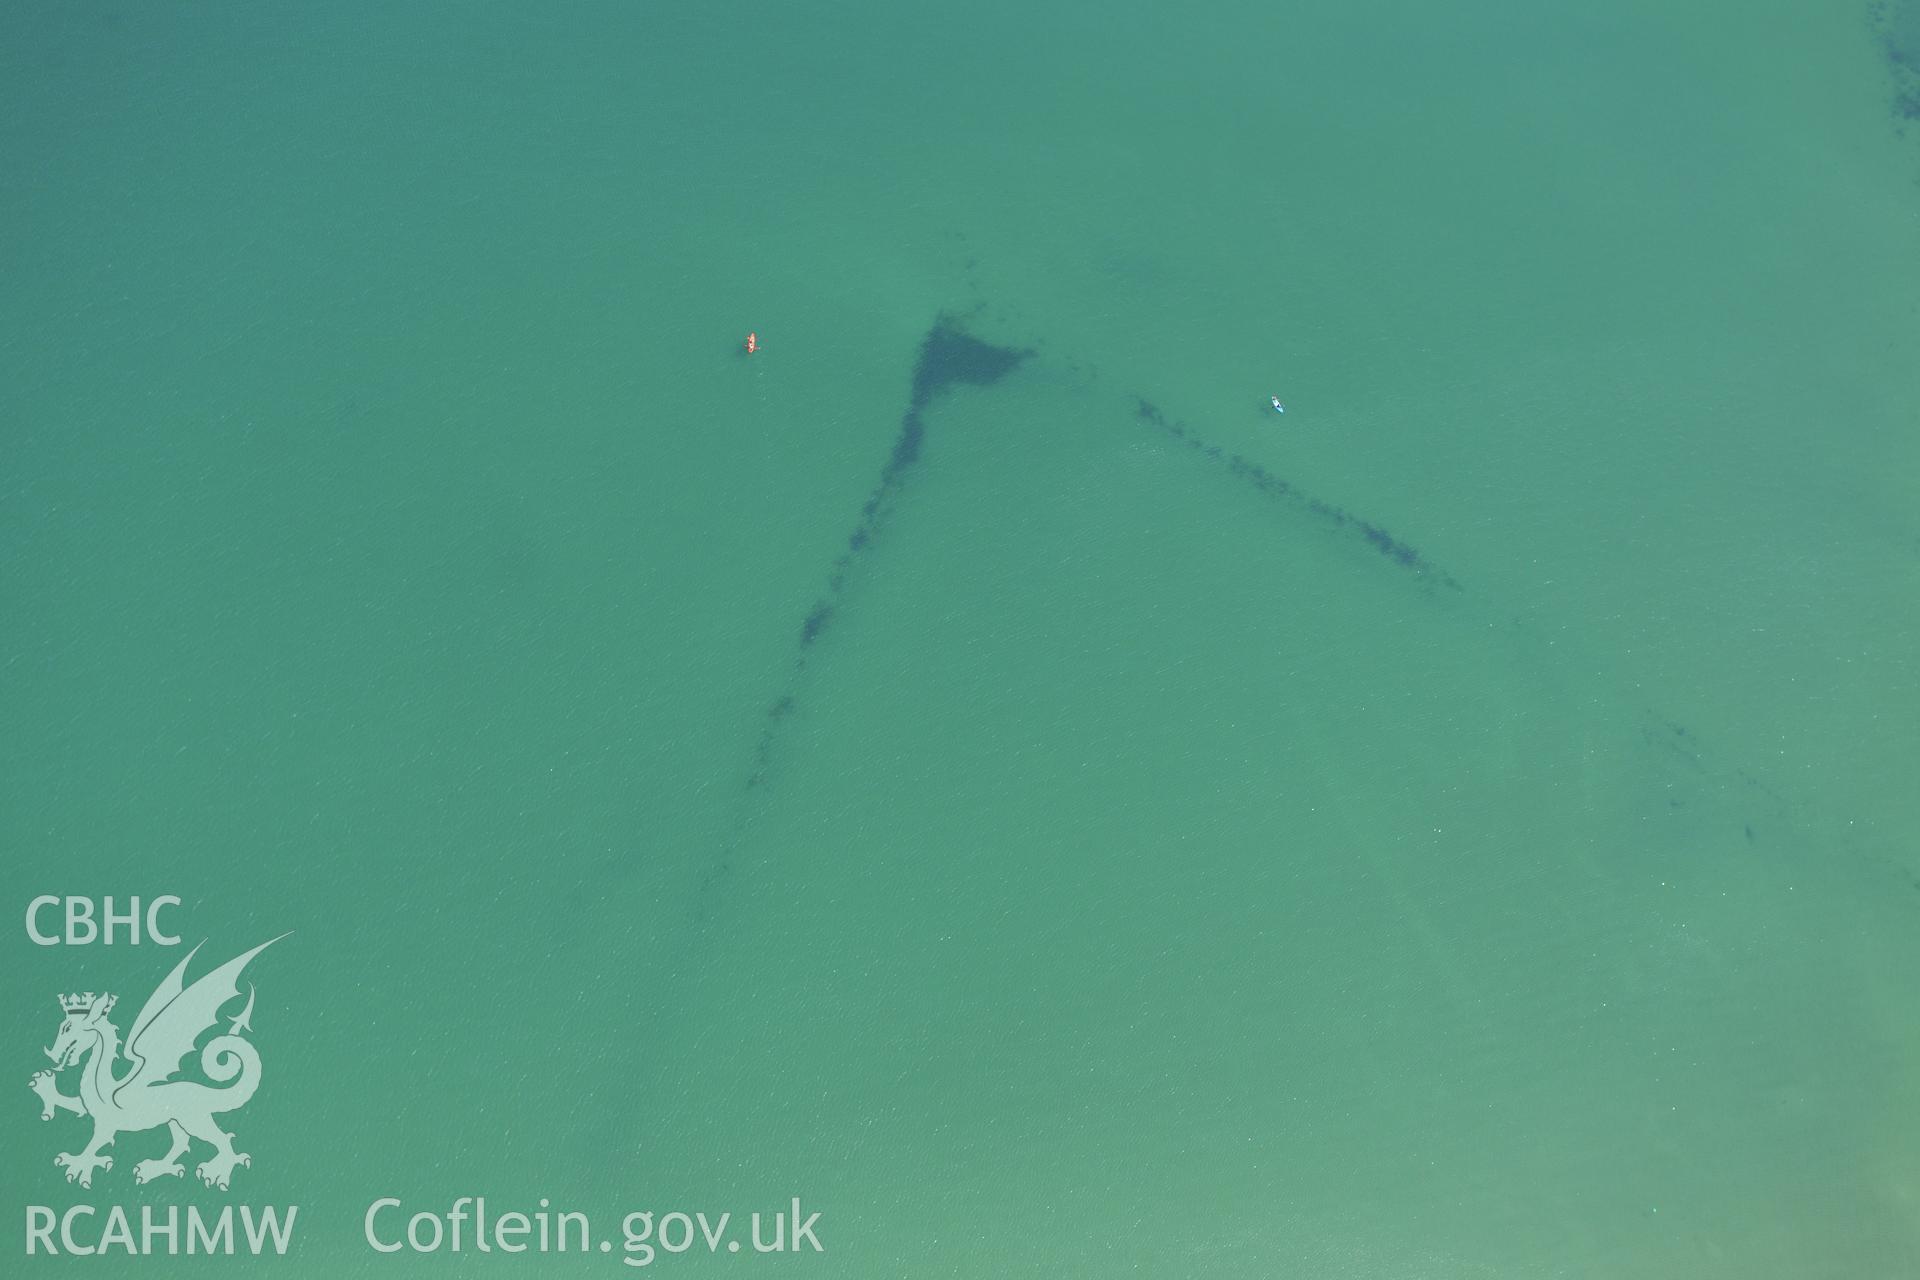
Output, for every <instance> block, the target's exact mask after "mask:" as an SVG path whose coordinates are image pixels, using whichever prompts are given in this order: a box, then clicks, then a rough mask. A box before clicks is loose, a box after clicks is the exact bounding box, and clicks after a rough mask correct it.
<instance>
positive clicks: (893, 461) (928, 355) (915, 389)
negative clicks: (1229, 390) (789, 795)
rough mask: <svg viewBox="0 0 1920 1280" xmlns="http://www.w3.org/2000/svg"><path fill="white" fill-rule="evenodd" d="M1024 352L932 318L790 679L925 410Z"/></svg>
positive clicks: (1003, 369) (891, 486)
mask: <svg viewBox="0 0 1920 1280" xmlns="http://www.w3.org/2000/svg"><path fill="white" fill-rule="evenodd" d="M1030 354H1032V353H1031V352H1029V351H1026V350H1023V349H1019V348H1015V347H996V346H994V345H993V344H992V343H988V342H982V341H981V340H980V339H978V338H976V337H974V336H973V335H972V334H969V333H967V332H966V331H965V330H963V329H961V328H960V326H959V324H958V323H957V322H956V321H955V319H954V318H953V317H952V316H949V315H942V316H940V317H939V318H938V319H936V320H935V321H934V323H933V327H932V328H931V329H929V330H928V331H927V336H926V337H925V338H924V339H922V340H921V343H920V354H919V357H918V359H916V360H915V361H914V366H913V381H912V384H911V389H910V391H909V393H908V396H907V407H906V410H905V411H904V412H903V413H902V414H901V415H900V431H899V434H898V435H896V436H895V437H894V441H893V448H892V450H891V451H890V452H889V453H888V454H887V460H886V462H885V464H884V465H882V466H881V468H880V481H879V483H878V484H876V485H875V486H874V489H873V492H872V493H871V494H869V495H867V500H866V501H865V502H864V503H862V504H861V506H860V520H859V523H857V524H856V525H855V526H854V528H853V532H852V533H850V534H848V535H847V549H846V551H845V552H843V553H842V554H841V555H840V556H839V557H838V558H837V559H835V560H834V562H833V570H832V572H831V573H829V574H828V576H827V590H826V594H825V595H824V596H822V597H821V598H820V599H819V600H817V601H815V602H814V605H813V608H812V609H810V610H808V611H807V616H806V618H805V619H804V620H803V621H802V622H801V624H800V643H799V653H798V654H797V656H796V657H795V659H794V664H793V669H794V676H795V682H796V683H797V682H798V677H799V674H800V672H801V671H802V670H804V669H805V667H806V662H807V651H808V650H809V649H811V648H813V645H814V642H815V641H817V640H819V639H820V637H821V635H822V634H823V633H824V632H825V631H826V629H827V627H828V625H829V624H831V623H832V621H833V619H834V615H835V614H836V613H837V612H838V610H839V606H840V596H841V593H842V592H843V591H844V589H845V587H846V582H847V573H848V571H849V570H850V569H851V568H852V567H853V562H854V559H855V558H856V557H858V556H859V555H861V554H862V553H864V552H865V551H866V550H867V549H868V548H869V547H870V546H871V545H872V544H873V540H874V538H875V536H876V535H878V533H879V532H880V527H881V526H882V525H883V524H885V523H886V519H887V515H888V513H889V512H890V511H891V510H892V509H893V502H894V499H895V498H897V497H898V496H899V493H900V488H901V485H902V484H903V483H905V480H906V476H907V473H908V472H909V471H910V470H911V469H912V468H913V466H914V464H915V463H917V462H919V461H920V455H921V452H922V450H923V449H924V448H925V446H926V440H927V424H926V418H925V412H926V410H927V408H928V407H929V406H930V405H932V404H933V402H934V401H935V400H936V399H938V398H939V397H940V395H941V394H942V393H944V392H946V391H948V390H950V389H951V388H953V387H960V386H969V387H988V386H992V385H993V384H994V383H996V382H998V381H1000V379H1002V378H1004V377H1006V376H1007V375H1008V374H1009V373H1012V372H1013V371H1014V370H1015V369H1016V368H1018V367H1019V365H1020V362H1021V361H1023V360H1025V359H1026V358H1027V357H1028V356H1029V355H1030ZM795 697H796V694H795V692H794V690H793V689H792V688H789V689H788V690H787V691H786V692H784V693H782V694H781V695H780V697H779V698H778V699H777V700H776V701H775V702H774V704H773V706H772V707H771V708H770V709H769V710H768V712H767V716H766V722H765V724H764V725H762V727H761V731H760V742H759V744H758V746H757V747H756V748H755V750H754V757H753V771H752V773H750V774H749V775H748V777H747V785H748V786H749V787H755V786H758V785H759V784H760V783H762V782H764V781H765V780H766V775H767V767H768V765H769V763H770V762H771V760H772V757H773V739H774V730H775V727H776V726H777V725H778V724H779V723H780V722H781V721H782V720H785V719H786V718H787V717H788V716H790V715H791V714H792V713H793V709H794V700H795Z"/></svg>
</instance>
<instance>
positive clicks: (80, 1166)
mask: <svg viewBox="0 0 1920 1280" xmlns="http://www.w3.org/2000/svg"><path fill="white" fill-rule="evenodd" d="M280 936H281V937H282V938H284V937H285V936H286V935H285V934H282V935H280ZM278 941H280V938H274V939H271V940H269V941H267V942H263V943H261V944H260V945H259V946H257V947H255V948H254V949H253V950H251V951H249V952H247V953H246V954H245V955H241V956H236V957H234V958H233V959H232V960H229V961H227V962H226V963H225V964H223V965H221V966H220V967H219V968H218V969H215V970H213V972H211V973H207V974H203V975H202V976H200V977H199V978H197V979H195V980H194V982H193V985H192V986H187V985H186V984H185V982H184V981H183V979H184V978H185V976H186V972H187V965H188V964H189V963H191V962H192V960H193V957H194V956H195V955H197V954H199V951H200V948H199V947H197V946H196V947H195V948H194V949H193V950H192V951H189V952H188V953H187V957H186V959H184V960H182V961H181V962H180V963H179V964H177V965H175V966H174V969H173V972H172V973H170V974H168V975H167V978H166V981H164V982H162V983H161V984H160V986H159V989H158V990H156V991H155V992H154V993H153V994H152V995H151V996H148V997H147V1003H146V1004H145V1005H143V1006H142V1007H141V1009H140V1016H139V1017H137V1018H135V1019H134V1020H133V1029H132V1030H131V1031H129V1032H128V1033H127V1039H126V1044H125V1046H124V1048H123V1047H122V1045H121V1042H120V1030H119V1028H118V1027H116V1026H114V1024H113V1023H112V1022H111V1021H110V1020H109V1018H108V1015H109V1014H111V1013H112V1012H113V1006H114V1004H115V1002H116V1000H117V997H115V996H112V995H108V994H105V993H101V994H98V995H96V994H94V993H93V992H91V991H88V992H84V993H82V994H77V995H68V996H62V997H61V998H60V1009H61V1012H62V1013H64V1014H65V1015H66V1018H65V1020H64V1021H63V1022H61V1024H60V1034H59V1035H57V1036H55V1037H54V1041H53V1047H52V1048H50V1049H48V1050H46V1051H45V1052H46V1055H47V1057H49V1058H51V1059H53V1070H52V1071H40V1072H36V1073H35V1074H34V1077H33V1079H32V1081H31V1082H30V1083H31V1085H32V1088H33V1091H34V1092H35V1093H37V1094H39V1095H40V1102H41V1111H40V1118H41V1119H42V1120H51V1119H53V1115H54V1112H56V1111H71V1112H73V1113H74V1114H75V1115H82V1116H92V1117H93V1141H91V1142H89V1143H88V1144H87V1145H86V1147H85V1148H84V1149H83V1150H81V1151H78V1152H67V1153H63V1154H61V1155H57V1156H55V1157H54V1158H53V1162H54V1164H56V1165H58V1166H59V1167H61V1168H63V1169H65V1170H66V1171H67V1181H68V1182H77V1183H79V1184H80V1185H81V1186H83V1187H91V1186H92V1185H93V1174H94V1170H96V1169H105V1170H108V1171H109V1172H111V1171H112V1169H113V1157H112V1156H106V1155H102V1154H101V1151H102V1149H104V1148H106V1147H108V1146H111V1145H112V1144H113V1140H114V1139H115V1138H116V1137H117V1136H119V1135H120V1134H122V1133H133V1132H138V1131H139V1130H142V1129H154V1128H158V1127H159V1126H161V1125H165V1126H166V1127H167V1130H168V1132H169V1133H171V1134H172V1135H173V1145H172V1147H171V1148H170V1149H169V1150H168V1151H167V1154H166V1155H164V1156H162V1157H161V1158H160V1159H158V1160H142V1161H140V1162H139V1163H138V1164H136V1165H134V1166H133V1180H134V1181H135V1182H151V1181H153V1179H155V1178H167V1177H174V1178H177V1177H180V1176H181V1175H182V1174H183V1172H184V1170H183V1169H182V1167H181V1164H180V1157H181V1156H183V1155H185V1154H187V1150H188V1148H189V1147H190V1146H192V1144H193V1140H194V1139H196V1138H197V1139H199V1140H200V1141H201V1142H204V1143H207V1144H209V1145H210V1146H212V1147H213V1157H212V1158H211V1159H209V1160H205V1161H202V1162H201V1164H200V1165H199V1167H198V1168H197V1169H196V1170H195V1172H196V1173H198V1174H199V1175H200V1181H202V1182H204V1183H206V1184H207V1185H208V1186H210V1187H219V1188H220V1189H221V1190H222V1191H225V1190H226V1189H227V1185H228V1183H229V1182H230V1181H231V1180H232V1178H233V1169H234V1166H235V1165H242V1164H244V1165H251V1164H252V1163H253V1158H252V1157H251V1156H248V1155H247V1154H246V1153H244V1152H241V1151H235V1150H234V1149H233V1135H232V1134H230V1133H228V1132H227V1131H226V1130H224V1129H222V1128H221V1127H220V1126H219V1124H218V1123H216V1122H215V1120H214V1117H215V1116H217V1115H224V1114H225V1113H227V1112H229V1111H238V1110H239V1109H240V1108H241V1107H244V1106H245V1105H246V1104H247V1102H248V1100H249V1099H251V1098H252V1097H253V1094H254V1091H255V1090H256V1089H258V1088H259V1087H260V1054H259V1052H258V1051H257V1050H256V1049H255V1048H254V1047H253V1045H252V1044H250V1043H248V1042H247V1041H246V1040H245V1039H243V1038H242V1035H241V1033H242V1032H249V1031H252V1030H253V1026H252V1023H251V1021H250V1019H251V1018H252V1017H253V987H252V984H248V987H247V1005H246V1008H244V1009H242V1010H241V1011H240V1013H239V1015H238V1016H237V1017H234V1018H231V1019H230V1021H229V1025H228V1027H227V1030H226V1031H225V1032H224V1033H222V1034H219V1035H216V1036H214V1037H213V1038H212V1039H210V1040H208V1041H207V1043H206V1045H205V1046H204V1047H202V1048H201V1050H200V1070H201V1073H202V1074H204V1075H205V1076H206V1077H207V1079H209V1080H212V1081H214V1082H215V1084H216V1085H220V1086H223V1087H219V1088H216V1087H214V1086H213V1085H206V1084H202V1083H200V1082H199V1081H198V1080H176V1079H174V1076H175V1075H177V1074H178V1073H179V1071H180V1069H181V1067H182V1066H183V1065H184V1064H185V1061H186V1059H187V1057H188V1055H190V1054H191V1053H192V1052H193V1050H194V1045H195V1043H196V1042H198V1041H199V1039H200V1037H201V1036H202V1035H204V1034H206V1032H208V1031H209V1030H212V1029H213V1028H214V1027H215V1026H216V1025H217V1024H218V1023H219V1021H220V1010H221V1009H222V1008H223V1007H224V1006H225V1005H226V1004H227V1003H228V1002H229V1001H232V1000H236V999H238V998H239V996H240V988H239V979H240V972H241V970H243V969H245V968H246V967H247V964H248V962H249V961H251V960H252V959H253V958H254V957H255V956H257V955H259V954H260V953H261V952H262V951H265V950H266V949H267V948H268V947H270V946H272V945H273V944H274V943H275V942H278ZM123 1054H124V1056H125V1058H126V1060H127V1062H129V1063H131V1064H132V1065H131V1066H130V1067H129V1068H128V1069H127V1070H126V1071H125V1072H124V1073H123V1072H120V1071H118V1070H117V1068H118V1067H119V1065H120V1059H121V1057H122V1055H123ZM76 1065H77V1066H79V1069H80V1092H79V1093H78V1094H77V1095H69V1094H64V1093H61V1092H60V1088H59V1085H58V1084H57V1083H56V1075H57V1073H59V1072H62V1071H65V1070H66V1069H67V1068H68V1067H72V1066H76Z"/></svg>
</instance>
